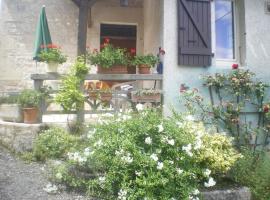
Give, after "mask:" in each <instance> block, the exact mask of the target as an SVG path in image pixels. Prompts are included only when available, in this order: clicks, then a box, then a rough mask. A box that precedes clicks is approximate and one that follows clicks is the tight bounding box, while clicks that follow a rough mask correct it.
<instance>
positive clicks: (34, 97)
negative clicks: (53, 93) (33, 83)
mask: <svg viewBox="0 0 270 200" xmlns="http://www.w3.org/2000/svg"><path fill="white" fill-rule="evenodd" d="M41 97H42V94H41V93H40V92H38V91H36V90H30V89H26V90H23V91H22V92H21V94H20V95H19V97H18V102H19V104H20V105H21V106H22V107H23V108H31V107H37V106H38V105H39V103H40V101H41Z"/></svg>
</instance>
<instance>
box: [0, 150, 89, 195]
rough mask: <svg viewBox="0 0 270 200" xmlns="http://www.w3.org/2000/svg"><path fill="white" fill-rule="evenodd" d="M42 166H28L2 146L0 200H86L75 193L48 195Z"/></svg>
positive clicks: (0, 152) (0, 151)
mask: <svg viewBox="0 0 270 200" xmlns="http://www.w3.org/2000/svg"><path fill="white" fill-rule="evenodd" d="M47 184H48V179H47V178H46V176H45V175H44V172H43V171H42V165H40V164H37V163H32V164H26V163H25V162H23V161H22V160H20V159H18V158H16V157H15V156H13V155H12V154H11V153H9V151H7V150H6V149H5V148H3V147H1V146H0V200H85V198H83V197H82V196H80V195H78V194H74V193H67V192H61V193H58V194H55V195H52V194H48V193H47V192H45V191H44V190H43V188H44V187H45V186H46V185H47Z"/></svg>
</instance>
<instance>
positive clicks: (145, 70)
mask: <svg viewBox="0 0 270 200" xmlns="http://www.w3.org/2000/svg"><path fill="white" fill-rule="evenodd" d="M150 69H151V67H149V65H139V74H150Z"/></svg>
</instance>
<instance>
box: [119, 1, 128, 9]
mask: <svg viewBox="0 0 270 200" xmlns="http://www.w3.org/2000/svg"><path fill="white" fill-rule="evenodd" d="M120 6H121V7H127V6H128V0H120Z"/></svg>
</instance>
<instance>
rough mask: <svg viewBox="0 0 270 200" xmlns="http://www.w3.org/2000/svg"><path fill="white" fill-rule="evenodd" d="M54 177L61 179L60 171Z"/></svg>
mask: <svg viewBox="0 0 270 200" xmlns="http://www.w3.org/2000/svg"><path fill="white" fill-rule="evenodd" d="M55 177H56V178H57V179H58V180H61V179H62V178H63V176H62V174H61V173H60V172H58V173H57V174H56V175H55Z"/></svg>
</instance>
